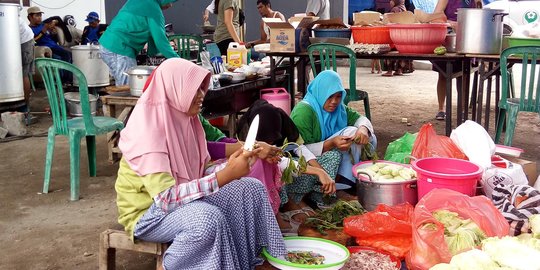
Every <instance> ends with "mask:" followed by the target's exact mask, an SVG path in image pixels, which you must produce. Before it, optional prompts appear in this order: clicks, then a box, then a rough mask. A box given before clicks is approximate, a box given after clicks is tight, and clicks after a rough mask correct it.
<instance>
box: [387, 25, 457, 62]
mask: <svg viewBox="0 0 540 270" xmlns="http://www.w3.org/2000/svg"><path fill="white" fill-rule="evenodd" d="M389 27H390V38H391V39H392V42H394V45H396V48H397V50H398V51H399V52H400V53H431V54H432V53H433V50H434V49H435V48H437V47H439V46H442V44H443V43H444V40H445V38H446V28H447V24H445V23H415V24H393V25H389Z"/></svg>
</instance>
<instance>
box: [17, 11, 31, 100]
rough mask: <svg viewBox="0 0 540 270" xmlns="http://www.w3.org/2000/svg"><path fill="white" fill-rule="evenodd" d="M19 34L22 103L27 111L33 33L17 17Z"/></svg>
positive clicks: (21, 19) (26, 24)
mask: <svg viewBox="0 0 540 270" xmlns="http://www.w3.org/2000/svg"><path fill="white" fill-rule="evenodd" d="M19 33H20V38H21V40H20V41H21V59H22V61H21V63H22V74H23V89H24V101H25V102H26V106H27V110H29V109H30V108H28V101H29V100H30V76H33V74H34V32H32V29H31V28H30V26H28V22H25V21H24V20H23V18H21V17H20V16H19Z"/></svg>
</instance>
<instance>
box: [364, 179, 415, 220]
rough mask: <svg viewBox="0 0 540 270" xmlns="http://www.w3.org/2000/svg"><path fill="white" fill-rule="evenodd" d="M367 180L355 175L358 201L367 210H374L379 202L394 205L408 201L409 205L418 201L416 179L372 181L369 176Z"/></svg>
mask: <svg viewBox="0 0 540 270" xmlns="http://www.w3.org/2000/svg"><path fill="white" fill-rule="evenodd" d="M359 174H365V175H367V176H368V177H369V179H370V180H369V181H366V180H363V179H361V178H360V177H357V179H358V182H357V184H356V185H357V186H356V192H357V195H358V201H359V202H360V204H362V206H363V207H364V208H365V209H366V210H368V211H371V210H374V209H375V208H376V207H377V205H379V204H381V203H382V204H386V205H396V204H400V203H404V202H408V203H410V204H411V205H413V206H414V205H416V203H417V202H418V193H417V187H416V179H414V180H408V181H400V182H380V181H378V182H374V181H373V180H371V177H370V176H369V175H368V174H366V173H363V172H359Z"/></svg>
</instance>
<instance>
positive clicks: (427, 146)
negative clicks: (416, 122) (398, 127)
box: [412, 123, 467, 159]
mask: <svg viewBox="0 0 540 270" xmlns="http://www.w3.org/2000/svg"><path fill="white" fill-rule="evenodd" d="M412 156H413V157H415V158H426V157H448V158H459V159H467V156H466V155H465V154H464V153H463V152H462V151H461V149H459V147H457V145H456V144H454V142H453V141H452V140H451V139H450V138H448V137H446V136H441V135H437V133H436V132H435V129H434V128H433V125H432V124H431V123H427V124H424V125H423V126H422V127H421V128H420V131H419V132H418V136H417V137H416V141H415V142H414V146H413V150H412Z"/></svg>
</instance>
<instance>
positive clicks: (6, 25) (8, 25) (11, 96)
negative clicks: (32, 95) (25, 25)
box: [0, 3, 24, 103]
mask: <svg viewBox="0 0 540 270" xmlns="http://www.w3.org/2000/svg"><path fill="white" fill-rule="evenodd" d="M18 27H19V5H18V4H7V3H0V33H2V34H1V35H0V44H2V46H0V57H1V59H2V64H0V103H4V102H6V103H7V102H15V101H19V100H24V91H23V74H22V61H21V42H20V38H19V31H17V30H15V29H18Z"/></svg>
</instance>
